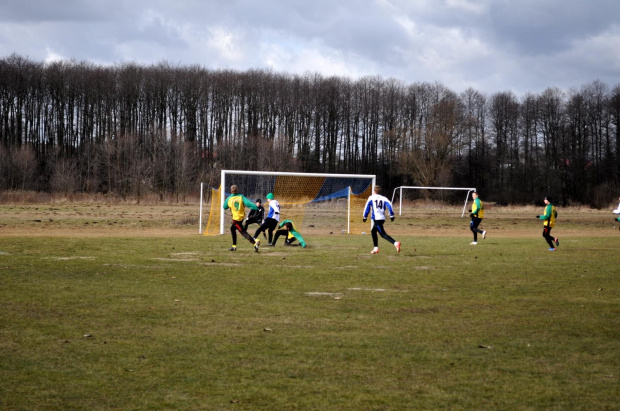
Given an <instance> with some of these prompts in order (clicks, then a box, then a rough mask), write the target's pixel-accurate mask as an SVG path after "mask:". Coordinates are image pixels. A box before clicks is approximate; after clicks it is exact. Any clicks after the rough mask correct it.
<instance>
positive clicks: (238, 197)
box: [224, 185, 260, 252]
mask: <svg viewBox="0 0 620 411" xmlns="http://www.w3.org/2000/svg"><path fill="white" fill-rule="evenodd" d="M230 193H231V194H230V195H229V196H228V197H226V200H224V210H228V209H229V208H230V211H231V212H232V220H233V221H232V225H231V226H230V235H231V236H232V241H233V243H232V247H231V248H230V251H237V231H239V232H240V233H241V235H242V236H243V237H244V238H245V239H247V240H248V241H249V242H251V243H252V244H253V245H254V251H256V252H258V246H260V240H254V239H253V238H252V236H251V235H250V234H248V232H247V231H245V229H244V228H243V219H244V218H245V207H248V208H250V209H252V210H256V209H258V207H256V205H254V203H253V202H251V201H250V200H248V199H247V198H245V196H244V195H243V194H239V189H238V188H237V186H236V185H232V186H230Z"/></svg>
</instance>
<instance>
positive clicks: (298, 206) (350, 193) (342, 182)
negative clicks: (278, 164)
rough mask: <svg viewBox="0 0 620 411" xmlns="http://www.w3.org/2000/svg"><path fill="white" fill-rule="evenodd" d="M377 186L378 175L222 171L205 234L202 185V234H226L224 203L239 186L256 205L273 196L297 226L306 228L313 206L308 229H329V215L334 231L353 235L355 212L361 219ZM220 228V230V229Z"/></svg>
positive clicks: (202, 190)
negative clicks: (307, 209)
mask: <svg viewBox="0 0 620 411" xmlns="http://www.w3.org/2000/svg"><path fill="white" fill-rule="evenodd" d="M375 183H376V176H375V175H364V174H333V173H295V172H276V171H247V170H222V171H221V179H220V187H219V188H218V189H214V188H211V207H210V209H209V217H208V222H207V226H206V228H205V229H204V231H203V222H204V220H205V215H206V211H204V209H203V203H204V202H205V197H206V195H207V193H206V192H205V190H206V189H205V188H204V185H203V184H201V190H200V192H201V206H200V218H199V224H200V227H199V231H200V232H202V233H204V234H224V232H225V230H226V219H230V215H229V214H230V213H225V212H222V211H223V207H224V201H225V200H226V198H227V196H228V195H229V194H230V192H229V191H230V186H231V185H233V184H235V185H237V186H238V187H239V192H240V193H241V194H243V195H245V196H246V197H247V198H248V199H249V200H250V201H252V202H254V199H255V198H261V199H264V198H265V196H266V195H267V194H268V193H273V194H274V196H275V198H276V200H278V202H279V203H280V205H281V207H282V208H283V211H282V216H283V218H290V219H293V221H295V224H296V225H297V226H300V227H301V226H302V225H303V219H304V215H305V213H306V212H305V210H306V208H308V207H309V208H311V209H313V213H312V215H311V217H312V218H313V220H312V221H311V223H310V224H305V226H306V227H311V228H313V229H317V230H320V228H321V227H326V226H327V224H326V223H324V221H323V220H322V219H323V218H324V217H325V216H326V217H325V218H328V219H330V221H331V223H330V224H331V225H330V227H331V230H332V231H331V232H333V229H334V227H335V226H338V229H339V230H341V231H342V232H346V233H351V232H352V227H351V221H352V218H354V217H352V216H353V214H352V213H355V212H357V211H359V213H360V216H361V213H362V211H363V207H364V204H365V202H366V199H367V198H368V196H369V195H370V194H371V193H372V190H373V189H374V186H375ZM263 206H264V207H265V214H266V212H267V202H266V201H264V200H263ZM313 207H314V208H313ZM316 207H319V209H318V210H317V209H316ZM345 208H346V210H345ZM358 209H359V210H358ZM345 211H346V214H345ZM339 213H342V216H341V217H336V219H338V222H335V221H334V218H333V216H329V214H339ZM340 218H342V219H341V220H340ZM345 218H346V222H345V220H344V219H345ZM360 220H361V217H360ZM353 221H355V220H353ZM216 225H217V226H219V227H217V228H216ZM360 231H361V230H360Z"/></svg>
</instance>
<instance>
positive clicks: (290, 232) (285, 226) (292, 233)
mask: <svg viewBox="0 0 620 411" xmlns="http://www.w3.org/2000/svg"><path fill="white" fill-rule="evenodd" d="M278 228H282V230H278V231H276V234H275V235H274V236H273V243H272V245H273V246H274V247H275V246H276V243H277V242H278V237H280V236H281V235H283V236H285V237H286V240H284V245H294V244H293V242H294V241H295V240H297V241H299V245H300V246H302V247H303V248H306V242H305V241H304V238H303V237H302V236H301V233H300V232H299V231H297V227H295V224H294V223H293V222H292V221H291V220H284V221H282V222H281V223H280V225H279V226H278Z"/></svg>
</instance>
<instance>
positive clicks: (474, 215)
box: [469, 191, 487, 245]
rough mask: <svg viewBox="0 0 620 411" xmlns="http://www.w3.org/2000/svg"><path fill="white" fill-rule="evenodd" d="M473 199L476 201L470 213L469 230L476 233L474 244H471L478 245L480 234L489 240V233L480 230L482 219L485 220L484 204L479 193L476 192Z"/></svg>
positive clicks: (472, 195)
mask: <svg viewBox="0 0 620 411" xmlns="http://www.w3.org/2000/svg"><path fill="white" fill-rule="evenodd" d="M471 197H472V198H473V199H474V202H473V203H472V205H471V210H469V212H470V213H471V214H470V215H469V217H471V222H470V223H469V229H470V230H471V232H472V233H474V242H473V243H471V245H476V244H478V233H480V234H482V238H487V232H486V231H484V230H482V229H480V228H478V226H479V225H480V223H481V222H482V219H483V218H484V204H482V201H480V198H479V197H478V192H477V191H474V192H473V193H472V194H471Z"/></svg>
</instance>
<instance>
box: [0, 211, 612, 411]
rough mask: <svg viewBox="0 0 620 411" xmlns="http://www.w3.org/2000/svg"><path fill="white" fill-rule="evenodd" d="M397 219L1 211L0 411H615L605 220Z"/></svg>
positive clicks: (508, 214)
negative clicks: (244, 228) (241, 230)
mask: <svg viewBox="0 0 620 411" xmlns="http://www.w3.org/2000/svg"><path fill="white" fill-rule="evenodd" d="M455 210H458V207H457V208H455V209H452V208H450V207H447V208H438V209H435V210H428V209H426V210H416V209H411V210H408V211H407V212H406V213H405V215H403V216H402V217H398V218H397V220H396V221H395V222H394V223H389V222H388V223H387V224H386V228H387V229H388V231H389V232H390V233H391V234H393V235H394V236H395V237H396V238H397V239H398V240H400V241H401V242H402V243H403V251H402V252H401V253H400V254H396V252H395V250H394V248H393V247H392V246H391V245H389V244H388V243H387V242H385V241H384V240H381V239H380V241H381V243H380V248H381V252H380V253H379V254H378V255H375V256H371V255H370V254H369V251H370V250H371V249H372V243H371V239H370V236H369V235H344V234H340V231H333V232H334V233H337V234H331V235H330V234H318V233H317V234H315V233H313V230H312V229H310V228H307V229H306V230H305V231H302V233H303V234H304V237H305V238H306V240H307V242H308V244H309V247H308V248H306V249H301V248H299V247H286V248H285V247H283V246H278V247H276V248H266V247H265V248H262V249H261V251H260V252H259V253H258V254H257V253H254V252H253V250H252V248H251V245H250V244H249V243H248V242H247V241H245V240H243V239H240V240H239V250H238V251H237V252H236V253H231V252H228V251H227V250H228V247H229V246H230V236H229V235H224V236H201V235H198V234H197V220H196V218H197V217H196V206H194V205H187V206H183V205H182V206H172V205H171V206H167V205H158V206H135V205H133V206H132V205H126V206H121V205H97V204H44V205H0V306H1V307H2V310H1V311H0V381H1V382H2V383H1V384H0V408H2V409H7V410H14V409H15V410H19V409H23V410H26V409H28V410H30V409H86V408H89V409H278V410H281V409H284V410H289V409H335V410H343V409H356V410H359V409H620V406H619V400H618V399H619V398H620V384H619V378H620V268H619V267H620V253H619V252H618V251H619V250H620V231H619V230H618V223H616V225H615V226H614V224H613V222H612V221H611V214H610V212H609V211H596V210H581V209H571V210H568V209H560V210H559V212H560V218H559V220H558V225H557V227H556V228H555V229H554V233H553V234H554V235H557V236H559V237H560V241H561V243H560V247H559V248H558V250H557V251H556V252H548V251H547V246H546V243H545V242H544V240H543V239H542V237H541V231H542V228H541V224H540V222H537V221H535V220H534V218H533V216H534V215H535V214H539V213H540V212H541V211H542V207H541V208H533V207H532V208H528V207H524V208H501V209H500V208H497V209H493V208H492V207H489V210H487V218H486V219H485V221H484V222H483V224H482V226H483V227H485V228H486V229H487V230H488V231H489V235H488V237H487V239H485V240H479V244H478V245H477V246H475V247H474V246H470V245H469V243H470V242H471V233H470V232H469V230H468V221H467V220H466V219H462V218H460V213H455V212H454V211H455Z"/></svg>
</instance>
